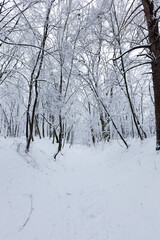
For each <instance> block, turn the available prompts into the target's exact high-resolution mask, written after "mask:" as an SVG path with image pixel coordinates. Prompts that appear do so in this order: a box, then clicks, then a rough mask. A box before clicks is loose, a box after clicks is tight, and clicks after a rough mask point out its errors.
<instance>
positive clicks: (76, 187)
mask: <svg viewBox="0 0 160 240" xmlns="http://www.w3.org/2000/svg"><path fill="white" fill-rule="evenodd" d="M130 143H131V146H130V148H129V149H128V150H126V149H125V148H123V147H122V146H120V144H119V143H118V142H117V141H113V142H112V143H109V144H106V145H105V144H104V145H99V146H97V147H91V148H89V147H87V146H80V145H75V146H73V147H71V148H69V147H68V146H66V147H65V149H64V150H63V152H62V154H63V155H62V154H60V155H59V156H58V157H57V160H56V161H54V160H53V155H54V153H55V152H56V147H55V146H53V145H52V143H51V141H50V140H47V139H43V140H38V139H36V141H35V142H34V144H33V145H32V149H31V152H30V153H29V154H28V155H26V154H24V144H25V141H24V140H23V139H4V138H0V239H1V240H159V239H160V154H157V153H156V152H155V150H154V148H155V146H154V144H155V139H154V138H151V139H147V140H145V141H144V142H143V143H141V142H140V141H139V140H132V141H130Z"/></svg>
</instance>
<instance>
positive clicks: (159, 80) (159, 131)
mask: <svg viewBox="0 0 160 240" xmlns="http://www.w3.org/2000/svg"><path fill="white" fill-rule="evenodd" d="M142 4H143V7H144V12H145V17H146V21H147V27H148V36H149V42H150V44H151V46H150V57H151V59H152V63H151V67H152V80H153V88H154V100H155V120H156V150H160V36H159V27H158V21H159V18H157V12H158V9H157V10H156V9H155V5H154V2H153V1H149V0H142Z"/></svg>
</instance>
